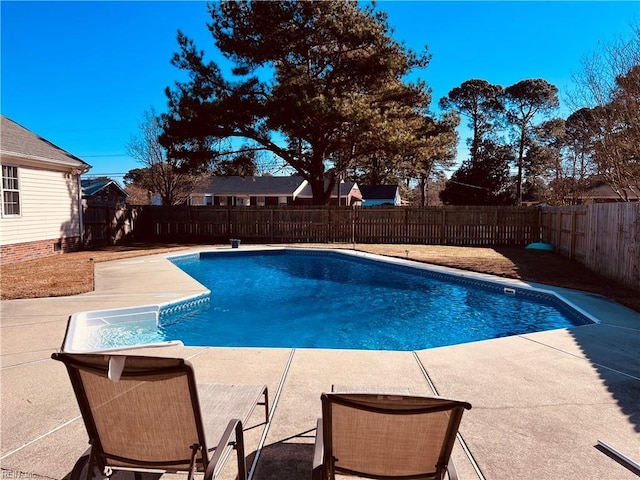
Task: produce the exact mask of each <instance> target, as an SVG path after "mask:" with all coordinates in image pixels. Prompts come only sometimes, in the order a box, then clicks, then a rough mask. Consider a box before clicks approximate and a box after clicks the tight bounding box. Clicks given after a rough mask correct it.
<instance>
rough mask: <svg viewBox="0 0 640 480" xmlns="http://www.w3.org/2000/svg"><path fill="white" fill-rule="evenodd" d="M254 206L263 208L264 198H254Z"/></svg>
mask: <svg viewBox="0 0 640 480" xmlns="http://www.w3.org/2000/svg"><path fill="white" fill-rule="evenodd" d="M256 205H257V206H258V207H264V197H256Z"/></svg>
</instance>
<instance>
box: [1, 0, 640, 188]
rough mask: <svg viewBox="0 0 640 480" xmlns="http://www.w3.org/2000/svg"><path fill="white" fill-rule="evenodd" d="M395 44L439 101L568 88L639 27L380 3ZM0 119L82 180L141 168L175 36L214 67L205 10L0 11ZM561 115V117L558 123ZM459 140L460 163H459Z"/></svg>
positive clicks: (573, 7)
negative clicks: (83, 167) (487, 91)
mask: <svg viewBox="0 0 640 480" xmlns="http://www.w3.org/2000/svg"><path fill="white" fill-rule="evenodd" d="M377 8H378V9H380V10H385V11H387V12H388V14H389V23H390V25H391V26H392V27H393V28H394V35H393V36H394V38H396V39H398V40H402V41H404V42H405V43H406V45H407V46H409V47H411V48H412V49H414V50H421V49H422V48H424V46H425V45H427V46H428V48H429V52H430V53H431V54H432V55H433V58H432V61H431V64H430V65H429V66H428V67H427V68H426V69H425V70H424V71H422V72H420V77H421V78H423V79H424V80H426V82H427V84H428V85H429V86H430V87H431V88H432V90H433V103H432V107H433V109H434V111H437V102H438V100H439V99H440V98H441V97H443V96H445V95H446V94H447V93H448V92H449V91H450V90H451V89H452V88H454V87H456V86H459V85H460V84H461V83H462V82H464V81H465V80H469V79H472V78H479V79H484V80H487V81H489V82H491V83H495V84H500V85H503V86H505V87H506V86H509V85H511V84H513V83H516V82H518V81H520V80H524V79H527V78H544V79H545V80H547V81H549V82H551V83H552V84H554V85H556V86H557V87H558V88H559V90H560V97H561V102H562V100H563V98H564V97H565V96H566V92H568V91H569V90H570V89H571V88H573V87H572V82H571V76H572V74H574V73H576V72H578V71H579V70H580V62H581V59H582V58H584V57H585V56H587V55H589V54H591V53H592V52H593V51H595V50H597V49H598V48H599V45H602V44H606V43H610V42H612V41H615V40H616V39H617V38H621V37H628V36H629V35H630V32H631V25H632V24H638V23H640V2H637V1H627V2H595V1H592V2H573V1H565V2H542V1H540V2H507V1H496V2H480V1H466V2H452V1H438V2H426V1H424V2H423V1H406V2H401V1H380V2H378V3H377ZM0 16H1V17H0V18H1V22H2V25H1V73H0V75H1V77H0V81H1V96H0V102H1V104H0V105H1V111H2V114H3V115H5V116H7V117H9V118H11V119H12V120H14V121H16V122H18V123H20V124H21V125H23V126H25V127H26V128H28V129H30V130H32V131H34V132H36V133H37V134H39V135H41V136H43V137H44V138H46V139H48V140H49V141H51V142H53V143H55V144H57V145H58V146H60V147H62V148H64V149H65V150H67V151H69V152H71V153H72V154H74V155H76V156H78V157H80V158H82V159H83V160H85V161H86V162H87V163H89V164H91V165H92V166H93V168H92V169H91V171H90V172H89V173H90V174H91V175H102V174H106V175H110V176H111V177H113V178H115V179H117V180H119V181H120V180H121V179H122V176H123V175H124V173H126V172H127V171H128V170H130V169H133V168H139V167H140V166H141V165H140V164H139V163H138V162H136V161H135V160H133V159H131V158H130V157H128V156H127V155H126V149H125V145H126V143H127V142H128V141H129V140H130V138H131V136H132V135H135V134H136V133H137V131H138V125H139V123H140V119H141V115H142V112H143V111H144V110H146V109H149V108H150V107H151V106H153V107H155V108H156V110H157V111H158V112H162V111H165V110H166V97H165V95H164V89H165V87H167V86H172V85H173V84H174V82H175V81H176V80H177V79H179V78H180V76H181V74H180V72H179V71H178V70H177V69H175V68H174V67H173V66H171V64H170V59H171V56H172V55H173V53H174V52H175V51H176V50H177V42H176V32H177V30H178V29H181V30H182V31H183V32H184V33H185V34H187V35H188V36H190V37H191V38H193V39H194V40H195V41H196V45H197V46H198V48H200V49H203V50H205V52H206V53H207V55H208V56H209V58H211V59H216V58H218V57H217V56H216V52H215V47H214V46H213V43H212V41H211V39H210V34H209V32H208V30H207V28H206V23H207V21H208V19H209V18H208V14H207V8H206V4H205V3H203V2H195V1H183V2H170V1H161V2H151V1H141V2H127V1H116V2H94V1H92V2H80V1H72V2H55V1H45V2H32V1H2V2H1V4H0ZM568 113H570V112H569V110H568V109H567V108H566V107H562V109H561V111H560V114H563V115H564V116H566V115H567V114H568ZM465 135H466V133H465V131H461V136H462V138H461V145H460V148H459V158H460V159H462V158H464V157H465V155H466V149H465V148H464V140H465V139H464V137H465Z"/></svg>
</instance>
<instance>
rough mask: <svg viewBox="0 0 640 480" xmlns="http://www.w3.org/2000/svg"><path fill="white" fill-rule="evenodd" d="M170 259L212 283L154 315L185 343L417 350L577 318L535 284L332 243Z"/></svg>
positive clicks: (571, 322)
mask: <svg viewBox="0 0 640 480" xmlns="http://www.w3.org/2000/svg"><path fill="white" fill-rule="evenodd" d="M173 261H174V263H175V264H176V265H177V266H179V267H180V268H181V269H182V270H184V271H185V272H186V273H188V274H189V275H191V276H192V277H193V278H195V279H196V280H198V281H199V282H200V283H202V284H203V285H205V286H206V287H207V288H209V289H210V290H211V295H210V301H209V302H204V303H202V304H201V305H200V306H198V307H197V308H194V309H191V310H188V311H186V312H185V311H179V312H177V313H167V314H162V315H161V319H160V323H161V334H162V335H163V336H164V338H165V339H167V340H173V339H179V340H182V341H183V342H184V344H185V345H191V346H199V345H200V346H206V345H208V346H244V347H299V348H304V347H310V348H339V349H375V350H419V349H424V348H430V347H438V346H445V345H453V344H458V343H465V342H471V341H477V340H484V339H490V338H497V337H505V336H509V335H517V334H523V333H530V332H536V331H542V330H550V329H556V328H566V327H572V326H575V325H579V324H583V323H585V320H584V319H581V318H579V315H578V314H577V313H575V312H573V311H571V310H570V309H569V308H568V307H565V306H563V304H562V303H561V302H559V301H557V300H555V299H554V298H553V297H551V296H548V298H546V299H545V298H544V297H545V295H544V294H541V293H528V292H526V291H523V292H521V291H519V290H518V291H517V293H516V294H515V295H513V294H511V295H507V294H505V293H504V286H499V285H491V284H485V285H483V284H481V283H480V282H477V281H476V282H469V281H461V280H456V279H455V277H450V278H449V277H447V276H444V275H442V274H432V273H429V272H427V271H425V270H418V269H414V268H410V267H406V266H401V265H394V264H388V263H381V262H376V261H372V260H367V259H361V258H356V257H352V256H346V255H340V254H337V253H333V254H332V253H331V252H327V253H319V252H311V253H302V252H292V251H286V250H283V251H270V252H242V253H241V252H239V251H235V252H229V253H222V254H220V253H211V254H202V255H201V256H190V257H183V258H175V259H173ZM471 283H475V284H471Z"/></svg>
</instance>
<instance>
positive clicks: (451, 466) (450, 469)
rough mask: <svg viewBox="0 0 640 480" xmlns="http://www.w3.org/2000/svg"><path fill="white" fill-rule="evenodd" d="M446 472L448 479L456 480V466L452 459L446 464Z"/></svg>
mask: <svg viewBox="0 0 640 480" xmlns="http://www.w3.org/2000/svg"><path fill="white" fill-rule="evenodd" d="M447 473H448V474H449V480H458V472H457V471H456V466H455V465H454V464H453V459H452V458H450V459H449V463H448V464H447Z"/></svg>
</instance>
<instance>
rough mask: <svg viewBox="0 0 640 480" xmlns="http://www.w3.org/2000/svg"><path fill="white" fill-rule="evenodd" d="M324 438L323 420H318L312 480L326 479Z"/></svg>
mask: <svg viewBox="0 0 640 480" xmlns="http://www.w3.org/2000/svg"><path fill="white" fill-rule="evenodd" d="M323 461H324V437H323V434H322V419H321V418H319V419H318V424H317V427H316V443H315V448H314V451H313V471H312V474H311V478H312V480H322V479H323V478H324V465H323V464H322V462H323Z"/></svg>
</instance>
